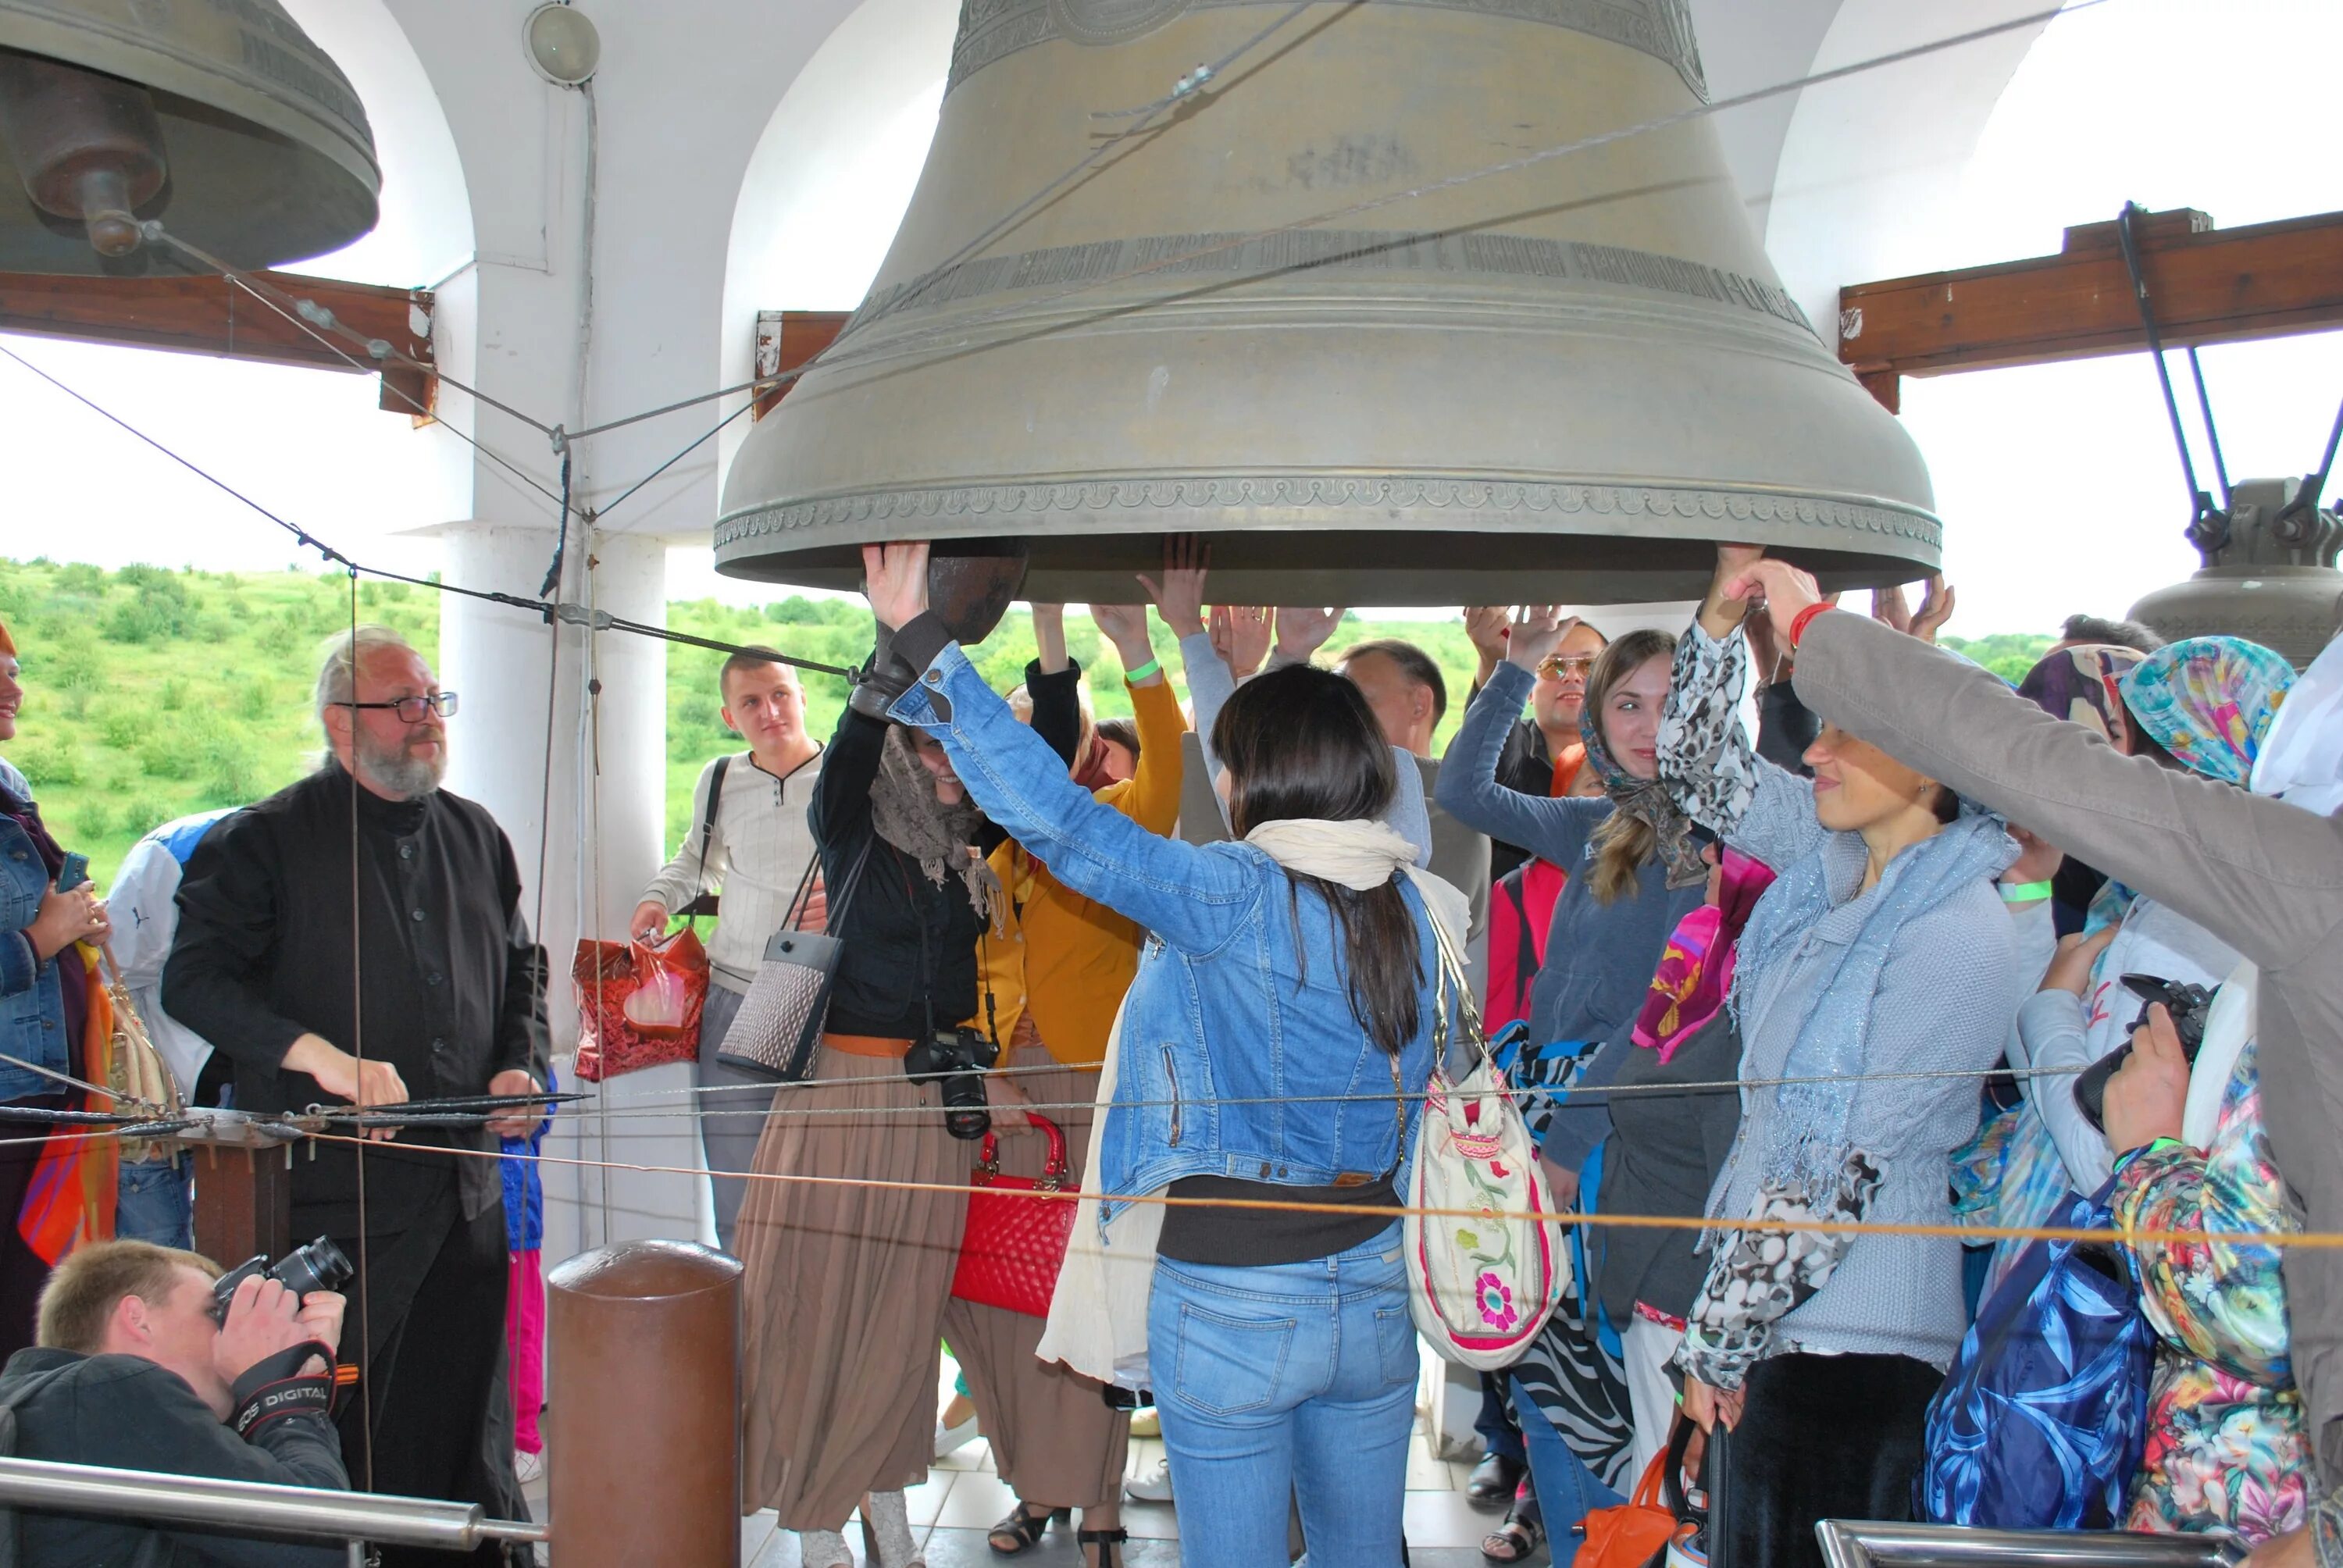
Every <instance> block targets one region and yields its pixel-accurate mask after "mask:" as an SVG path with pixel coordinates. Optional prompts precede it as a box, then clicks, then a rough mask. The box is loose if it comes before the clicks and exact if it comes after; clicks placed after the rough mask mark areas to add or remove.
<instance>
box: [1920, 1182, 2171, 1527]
mask: <svg viewBox="0 0 2343 1568" xmlns="http://www.w3.org/2000/svg"><path fill="white" fill-rule="evenodd" d="M2113 1186H2114V1182H2113V1181H2109V1183H2108V1188H2109V1189H2111V1188H2112V1187H2113ZM2044 1223H2045V1224H2046V1226H2051V1227H2056V1228H2059V1229H2068V1230H2101V1231H2107V1233H2108V1239H2107V1241H2106V1242H2095V1243H2084V1242H2077V1241H2033V1242H2030V1243H2028V1244H2027V1246H2026V1251H2024V1252H2022V1253H2020V1254H2019V1255H2018V1259H2017V1261H2016V1263H2015V1264H2013V1265H2012V1266H2011V1268H2010V1271H2009V1273H2008V1275H2007V1276H2006V1278H2004V1279H2003V1281H2002V1282H2001V1285H2000V1287H1999V1288H1998V1289H1996V1291H1995V1292H1993V1294H1992V1295H1991V1296H1989V1297H1987V1298H1986V1301H1985V1302H1984V1304H1983V1305H1982V1306H1981V1307H1980V1308H1979V1310H1978V1312H1977V1320H1976V1322H1975V1323H1974V1324H1972V1325H1971V1326H1970V1329H1969V1332H1968V1334H1967V1337H1966V1338H1965V1339H1964V1340H1963V1341H1962V1342H1961V1352H1960V1356H1959V1358H1958V1359H1957V1360H1956V1361H1955V1362H1954V1363H1953V1370H1952V1372H1950V1374H1948V1375H1947V1376H1946V1380H1945V1386H1944V1387H1943V1388H1942V1389H1940V1390H1939V1391H1937V1393H1936V1399H1935V1400H1934V1401H1933V1402H1931V1403H1930V1404H1929V1406H1928V1424H1927V1455H1926V1460H1925V1462H1923V1464H1922V1466H1921V1470H1920V1474H1919V1478H1918V1480H1917V1481H1916V1483H1914V1490H1915V1492H1916V1498H1915V1503H1916V1507H1917V1510H1918V1515H1919V1517H1920V1518H1921V1519H1923V1520H1926V1521H1927V1522H1929V1523H1936V1524H1967V1525H1976V1526H1980V1527H1983V1528H1988V1529H1996V1530H2107V1529H2112V1528H2115V1527H2116V1526H2117V1525H2118V1524H2119V1523H2121V1522H2122V1519H2123V1517H2124V1503H2125V1493H2126V1492H2127V1489H2128V1488H2129V1486H2130V1484H2131V1480H2132V1477H2133V1476H2134V1475H2135V1474H2136V1473H2137V1472H2138V1470H2139V1463H2140V1456H2141V1453H2142V1452H2143V1450H2144V1448H2145V1446H2146V1443H2147V1391H2148V1376H2149V1371H2150V1362H2151V1359H2152V1352H2153V1350H2154V1346H2155V1331H2154V1329H2153V1327H2152V1326H2151V1325H2150V1324H2149V1322H2148V1321H2147V1316H2146V1314H2144V1313H2143V1312H2141V1311H2140V1306H2139V1289H2138V1285H2137V1282H2136V1280H2135V1279H2134V1277H2133V1275H2132V1272H2131V1265H2130V1262H2129V1261H2128V1259H2127V1256H2126V1254H2125V1253H2124V1252H2123V1251H2121V1250H2120V1249H2119V1248H2118V1247H2117V1246H2116V1245H2115V1232H2114V1231H2113V1229H2112V1219H2111V1216H2110V1215H2109V1213H2108V1211H2107V1189H2102V1190H2101V1191H2100V1193H2099V1195H2098V1196H2097V1197H2096V1198H2078V1197H2076V1196H2074V1195H2073V1194H2072V1193H2069V1194H2068V1195H2067V1197H2066V1201H2064V1202H2063V1203H2061V1204H2060V1205H2059V1206H2058V1208H2057V1209H2056V1211H2055V1212H2054V1213H2052V1214H2051V1215H2050V1216H2049V1217H2048V1218H2047V1219H2046V1221H2044Z"/></svg>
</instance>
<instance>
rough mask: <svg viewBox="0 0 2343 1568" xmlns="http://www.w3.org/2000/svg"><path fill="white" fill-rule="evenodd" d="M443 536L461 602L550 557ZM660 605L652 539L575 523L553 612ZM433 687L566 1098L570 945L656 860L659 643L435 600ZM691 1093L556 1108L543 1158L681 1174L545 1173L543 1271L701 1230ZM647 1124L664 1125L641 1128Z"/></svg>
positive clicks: (547, 536)
mask: <svg viewBox="0 0 2343 1568" xmlns="http://www.w3.org/2000/svg"><path fill="white" fill-rule="evenodd" d="M441 534H442V537H443V539H444V541H445V550H446V553H445V556H444V561H445V566H444V568H443V569H444V574H445V578H446V580H447V581H448V582H451V583H457V584H460V585H462V586H463V587H466V588H487V589H493V590H496V591H499V592H504V593H512V594H520V595H525V596H528V597H529V598H535V597H536V596H537V593H538V588H539V586H540V585H541V584H542V583H543V582H544V580H545V572H546V568H547V565H548V562H550V561H551V559H552V558H553V549H554V540H555V534H554V530H553V529H552V528H548V527H545V526H543V525H541V524H534V523H532V524H515V523H503V522H496V521H488V520H474V521H471V522H466V523H459V524H456V525H453V526H451V527H449V528H445V529H443V530H441ZM666 591H667V559H666V549H665V547H664V545H663V544H661V543H660V542H659V541H658V540H656V539H645V538H634V537H632V536H628V535H624V534H597V535H593V536H591V537H589V536H588V532H587V530H586V529H585V528H583V527H582V526H579V525H576V524H574V523H573V526H572V528H571V533H570V545H569V552H568V569H567V571H566V572H565V574H564V581H563V584H562V589H561V596H560V597H561V598H563V599H564V600H566V601H568V602H572V603H578V604H588V603H590V604H592V605H593V606H594V608H598V609H602V610H606V611H608V613H610V614H612V615H615V616H619V617H622V618H626V619H629V620H636V621H641V622H643V623H645V624H648V625H652V626H659V625H664V624H665V622H666V618H667V612H666ZM557 639H558V668H556V662H557V654H556V651H555V649H556V644H557ZM439 678H440V683H441V684H442V685H443V686H445V687H446V688H447V689H450V690H452V691H455V692H457V693H458V695H459V696H460V697H461V698H462V699H463V707H462V709H461V711H460V713H459V715H458V719H457V725H458V729H457V733H456V736H455V739H454V741H453V743H452V745H451V747H450V757H449V760H448V769H447V787H448V788H449V789H453V790H455V791H456V792H457V793H458V794H459V795H464V796H467V797H468V798H470V799H475V800H478V801H479V802H480V803H481V804H482V805H484V806H486V807H488V809H489V810H490V811H492V812H494V813H495V815H496V818H497V820H498V822H499V823H500V824H502V825H503V827H504V829H505V832H506V834H507V836H508V837H509V838H510V839H512V844H513V853H514V854H515V856H516V857H518V859H519V862H520V875H521V883H522V889H523V890H522V894H521V909H522V912H523V914H524V916H525V917H526V918H527V919H528V920H529V921H530V923H531V925H532V927H535V928H537V929H538V940H540V941H542V942H543V943H544V944H545V946H546V950H547V952H548V956H549V958H550V960H551V970H552V972H551V975H550V983H549V985H548V996H547V1000H548V1014H549V1016H550V1019H551V1022H552V1029H553V1050H554V1056H555V1060H556V1062H557V1065H558V1067H559V1069H560V1071H561V1074H562V1078H563V1081H564V1086H565V1087H576V1085H575V1083H574V1082H573V1081H572V1074H571V1072H570V1070H569V1064H568V1057H569V1056H570V1054H571V1053H572V1052H574V1051H575V1050H576V1049H577V1045H578V1010H577V1005H576V1001H575V998H574V993H573V990H572V989H571V985H570V980H569V972H570V963H571V960H572V958H573V957H574V955H575V954H576V952H577V949H578V941H579V940H580V939H581V938H588V939H590V938H601V939H609V940H615V939H617V938H618V937H620V936H622V935H623V934H624V932H625V930H626V920H627V916H628V913H629V912H630V911H631V910H633V909H634V906H635V900H636V899H637V898H638V896H639V894H640V893H641V891H642V889H643V885H644V884H645V883H646V882H648V881H649V879H650V876H651V873H652V872H653V871H654V870H656V869H658V866H659V859H660V852H661V849H662V848H663V845H662V840H661V828H662V824H663V822H664V820H665V817H666V806H665V802H666V782H667V759H666V735H667V724H666V717H667V715H666V704H667V650H666V645H665V644H663V643H660V642H659V641H656V640H654V639H652V638H645V637H641V636H639V635H636V634H633V633H627V632H599V633H594V634H591V635H590V636H589V635H588V633H587V631H586V630H585V629H584V628H581V627H577V626H568V625H565V626H562V627H560V628H558V631H557V629H556V628H550V627H548V626H547V625H546V624H545V622H544V621H543V620H542V619H541V618H538V617H537V616H534V615H531V614H528V613H527V612H525V611H522V610H516V609H511V608H507V607H506V606H503V605H498V604H492V603H489V602H488V601H486V600H482V599H476V598H465V597H463V596H461V595H453V594H451V595H448V596H446V597H445V598H443V599H442V601H441V609H440V629H439ZM589 687H592V688H598V689H593V690H589ZM548 704H549V707H550V711H551V713H552V714H553V715H554V720H553V723H552V725H551V726H550V734H549V744H548V723H547V714H548ZM540 856H541V857H542V859H541V861H540ZM540 863H541V864H542V867H543V882H542V890H541V894H540V884H539V879H538V878H539V866H540ZM540 898H541V902H542V908H543V911H544V914H543V920H542V922H541V923H540V922H539V920H538V908H539V904H540ZM690 1087H691V1069H690V1067H689V1065H677V1066H672V1067H663V1068H654V1069H651V1070H648V1071H644V1072H637V1073H630V1074H628V1075H627V1076H625V1077H623V1078H619V1079H617V1080H615V1081H612V1082H610V1083H608V1085H605V1086H603V1088H602V1089H601V1090H600V1091H598V1101H597V1102H596V1105H595V1107H594V1108H593V1109H584V1108H565V1109H564V1110H563V1111H562V1112H561V1113H560V1114H559V1115H558V1116H557V1117H556V1118H555V1119H554V1124H553V1131H551V1132H550V1133H549V1134H548V1136H547V1139H546V1142H545V1152H546V1153H547V1154H548V1155H552V1156H555V1157H557V1158H558V1159H568V1160H590V1161H619V1162H624V1163H628V1164H639V1165H659V1166H671V1167H677V1168H679V1170H680V1171H682V1172H684V1173H682V1174H676V1173H672V1172H649V1171H600V1170H588V1169H583V1168H580V1167H578V1166H573V1165H562V1164H554V1163H548V1165H546V1166H545V1167H544V1169H543V1171H542V1175H543V1178H544V1184H545V1209H546V1215H545V1218H546V1239H545V1251H546V1258H547V1261H548V1263H550V1262H555V1261H559V1260H560V1259H563V1258H566V1257H568V1256H569V1255H571V1254H572V1253H575V1252H578V1251H584V1250H586V1249H588V1248H590V1247H598V1246H605V1245H608V1244H610V1243H612V1242H615V1241H631V1240H637V1239H644V1238H655V1237H671V1238H679V1239H684V1240H689V1239H692V1238H694V1237H697V1236H699V1235H701V1234H702V1233H703V1230H704V1227H705V1224H706V1221H705V1219H704V1218H703V1214H704V1211H705V1210H706V1208H707V1203H706V1200H705V1198H704V1197H703V1191H704V1188H705V1180H704V1178H702V1177H701V1176H699V1174H697V1172H698V1171H699V1169H700V1152H699V1136H698V1131H697V1124H696V1123H695V1122H693V1121H691V1120H690V1117H689V1111H690V1110H691V1109H692V1107H693V1103H694V1102H693V1101H692V1099H691V1098H690V1096H689V1089H690ZM645 1111H659V1112H662V1113H663V1114H659V1115H658V1116H656V1117H653V1116H647V1115H643V1114H641V1113H642V1112H645ZM629 1112H632V1114H630V1113H629Z"/></svg>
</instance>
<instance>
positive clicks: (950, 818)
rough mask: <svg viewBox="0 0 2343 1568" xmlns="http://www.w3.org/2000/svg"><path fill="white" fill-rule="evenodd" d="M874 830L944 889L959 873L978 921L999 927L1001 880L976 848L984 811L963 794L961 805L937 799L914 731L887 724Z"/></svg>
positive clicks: (873, 798)
mask: <svg viewBox="0 0 2343 1568" xmlns="http://www.w3.org/2000/svg"><path fill="white" fill-rule="evenodd" d="M870 826H871V829H872V830H873V831H875V832H876V833H877V834H878V835H879V837H880V838H881V839H885V840H886V841H887V842H888V843H890V844H892V845H893V846H894V847H895V848H896V849H900V850H901V851H902V852H903V853H905V854H906V855H909V856H910V857H911V859H914V860H917V861H918V862H919V863H920V870H921V871H922V872H924V873H926V875H927V879H928V880H929V881H930V882H933V883H935V884H936V885H937V886H939V887H941V886H942V885H943V879H944V876H945V873H946V872H948V871H949V872H954V873H957V874H958V875H959V877H960V883H961V885H962V886H963V887H965V888H966V889H967V890H968V901H969V902H970V904H972V905H974V906H975V908H976V914H977V918H978V919H979V920H982V921H983V922H984V923H985V924H987V925H989V926H991V927H993V928H994V929H995V930H999V929H1000V919H1001V911H1002V910H1004V909H1005V908H1006V907H1007V902H1008V901H1007V900H1006V899H1004V898H1003V897H1002V896H1001V879H1000V877H998V876H997V875H995V874H994V872H993V869H992V867H991V866H990V864H989V863H988V862H987V861H986V860H985V859H984V857H983V856H982V855H980V854H979V853H978V852H977V849H976V839H977V834H978V833H979V832H980V830H981V829H982V828H983V827H984V813H983V812H982V811H980V810H979V809H977V807H976V803H975V802H974V801H972V800H970V799H967V798H966V797H964V796H963V797H962V798H961V799H960V804H959V805H957V806H947V805H945V804H944V803H943V802H942V801H940V800H939V799H936V776H935V775H934V774H932V773H930V772H929V771H928V769H927V767H926V765H925V764H923V763H922V762H920V752H919V748H918V746H917V745H916V743H914V741H913V740H912V739H911V732H910V730H909V729H905V728H904V727H903V726H901V725H900V724H894V725H890V726H888V729H887V739H886V743H885V745H884V746H883V747H882V749H880V753H879V777H878V778H877V779H873V780H872V781H871V785H870Z"/></svg>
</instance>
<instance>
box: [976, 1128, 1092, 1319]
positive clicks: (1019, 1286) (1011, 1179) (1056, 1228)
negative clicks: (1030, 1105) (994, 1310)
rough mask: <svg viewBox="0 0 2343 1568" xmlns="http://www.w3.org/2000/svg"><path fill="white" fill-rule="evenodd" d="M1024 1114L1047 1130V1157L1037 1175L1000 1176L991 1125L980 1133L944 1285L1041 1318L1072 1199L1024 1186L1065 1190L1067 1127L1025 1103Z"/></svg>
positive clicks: (1069, 1227)
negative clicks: (963, 1224) (952, 1265)
mask: <svg viewBox="0 0 2343 1568" xmlns="http://www.w3.org/2000/svg"><path fill="white" fill-rule="evenodd" d="M1025 1120H1026V1121H1030V1122H1031V1123H1032V1124H1033V1125H1034V1126H1036V1127H1038V1128H1040V1129H1041V1131H1042V1132H1043V1133H1045V1134H1046V1135H1047V1136H1048V1138H1049V1140H1050V1157H1049V1160H1048V1161H1047V1162H1046V1163H1045V1164H1044V1165H1043V1166H1042V1169H1041V1176H1040V1177H1038V1178H1036V1177H1031V1176H1003V1175H1002V1174H1001V1157H1000V1144H999V1140H998V1139H997V1138H995V1136H994V1135H993V1134H992V1133H990V1132H987V1133H986V1134H985V1135H984V1142H983V1144H982V1145H981V1146H980V1149H979V1150H978V1155H977V1166H976V1170H975V1171H974V1172H973V1173H972V1174H971V1175H970V1177H969V1181H970V1185H971V1187H972V1188H973V1191H970V1193H969V1195H968V1227H967V1229H966V1230H965V1231H962V1232H961V1235H960V1266H959V1267H958V1268H957V1269H955V1270H954V1271H952V1288H951V1293H952V1294H953V1295H955V1296H957V1297H959V1298H960V1300H961V1301H963V1302H975V1303H976V1304H977V1305H979V1306H983V1307H999V1308H1001V1309H1002V1310H1003V1311H1005V1312H1022V1313H1024V1314H1025V1315H1026V1316H1027V1317H1029V1318H1046V1317H1048V1316H1049V1315H1050V1298H1051V1296H1053V1295H1055V1294H1056V1293H1057V1289H1058V1270H1059V1268H1060V1267H1061V1266H1062V1265H1063V1264H1064V1262H1065V1261H1066V1241H1067V1239H1068V1238H1069V1237H1071V1236H1072V1235H1073V1233H1074V1204H1073V1201H1072V1200H1071V1198H1031V1197H1027V1196H1025V1194H1026V1193H1029V1192H1035V1191H1041V1192H1060V1191H1065V1188H1066V1176H1067V1173H1068V1172H1069V1171H1070V1170H1071V1167H1070V1166H1069V1165H1068V1164H1067V1161H1066V1135H1065V1133H1064V1131H1062V1130H1061V1129H1060V1127H1059V1126H1058V1124H1057V1123H1056V1122H1054V1121H1051V1120H1050V1119H1049V1118H1048V1117H1046V1116H1041V1115H1038V1114H1036V1113H1035V1112H1033V1111H1027V1112H1026V1113H1025Z"/></svg>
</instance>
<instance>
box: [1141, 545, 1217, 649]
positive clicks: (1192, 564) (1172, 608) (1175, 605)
mask: <svg viewBox="0 0 2343 1568" xmlns="http://www.w3.org/2000/svg"><path fill="white" fill-rule="evenodd" d="M1211 564H1212V547H1211V546H1209V545H1207V544H1205V543H1204V541H1203V540H1202V538H1200V537H1198V536H1197V535H1194V534H1172V535H1171V536H1169V537H1167V538H1165V539H1164V541H1163V575H1162V576H1161V578H1151V577H1149V576H1148V575H1147V574H1146V573H1145V572H1141V573H1140V574H1139V586H1140V587H1141V588H1145V589H1146V590H1147V597H1148V599H1149V600H1150V601H1151V603H1153V605H1154V606H1155V613H1156V614H1158V615H1160V616H1161V617H1162V618H1163V624H1164V625H1165V626H1167V627H1170V628H1172V636H1173V637H1193V636H1195V635H1196V634H1197V633H1198V632H1200V631H1202V630H1203V629H1204V568H1206V567H1208V566H1210V565H1211Z"/></svg>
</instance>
